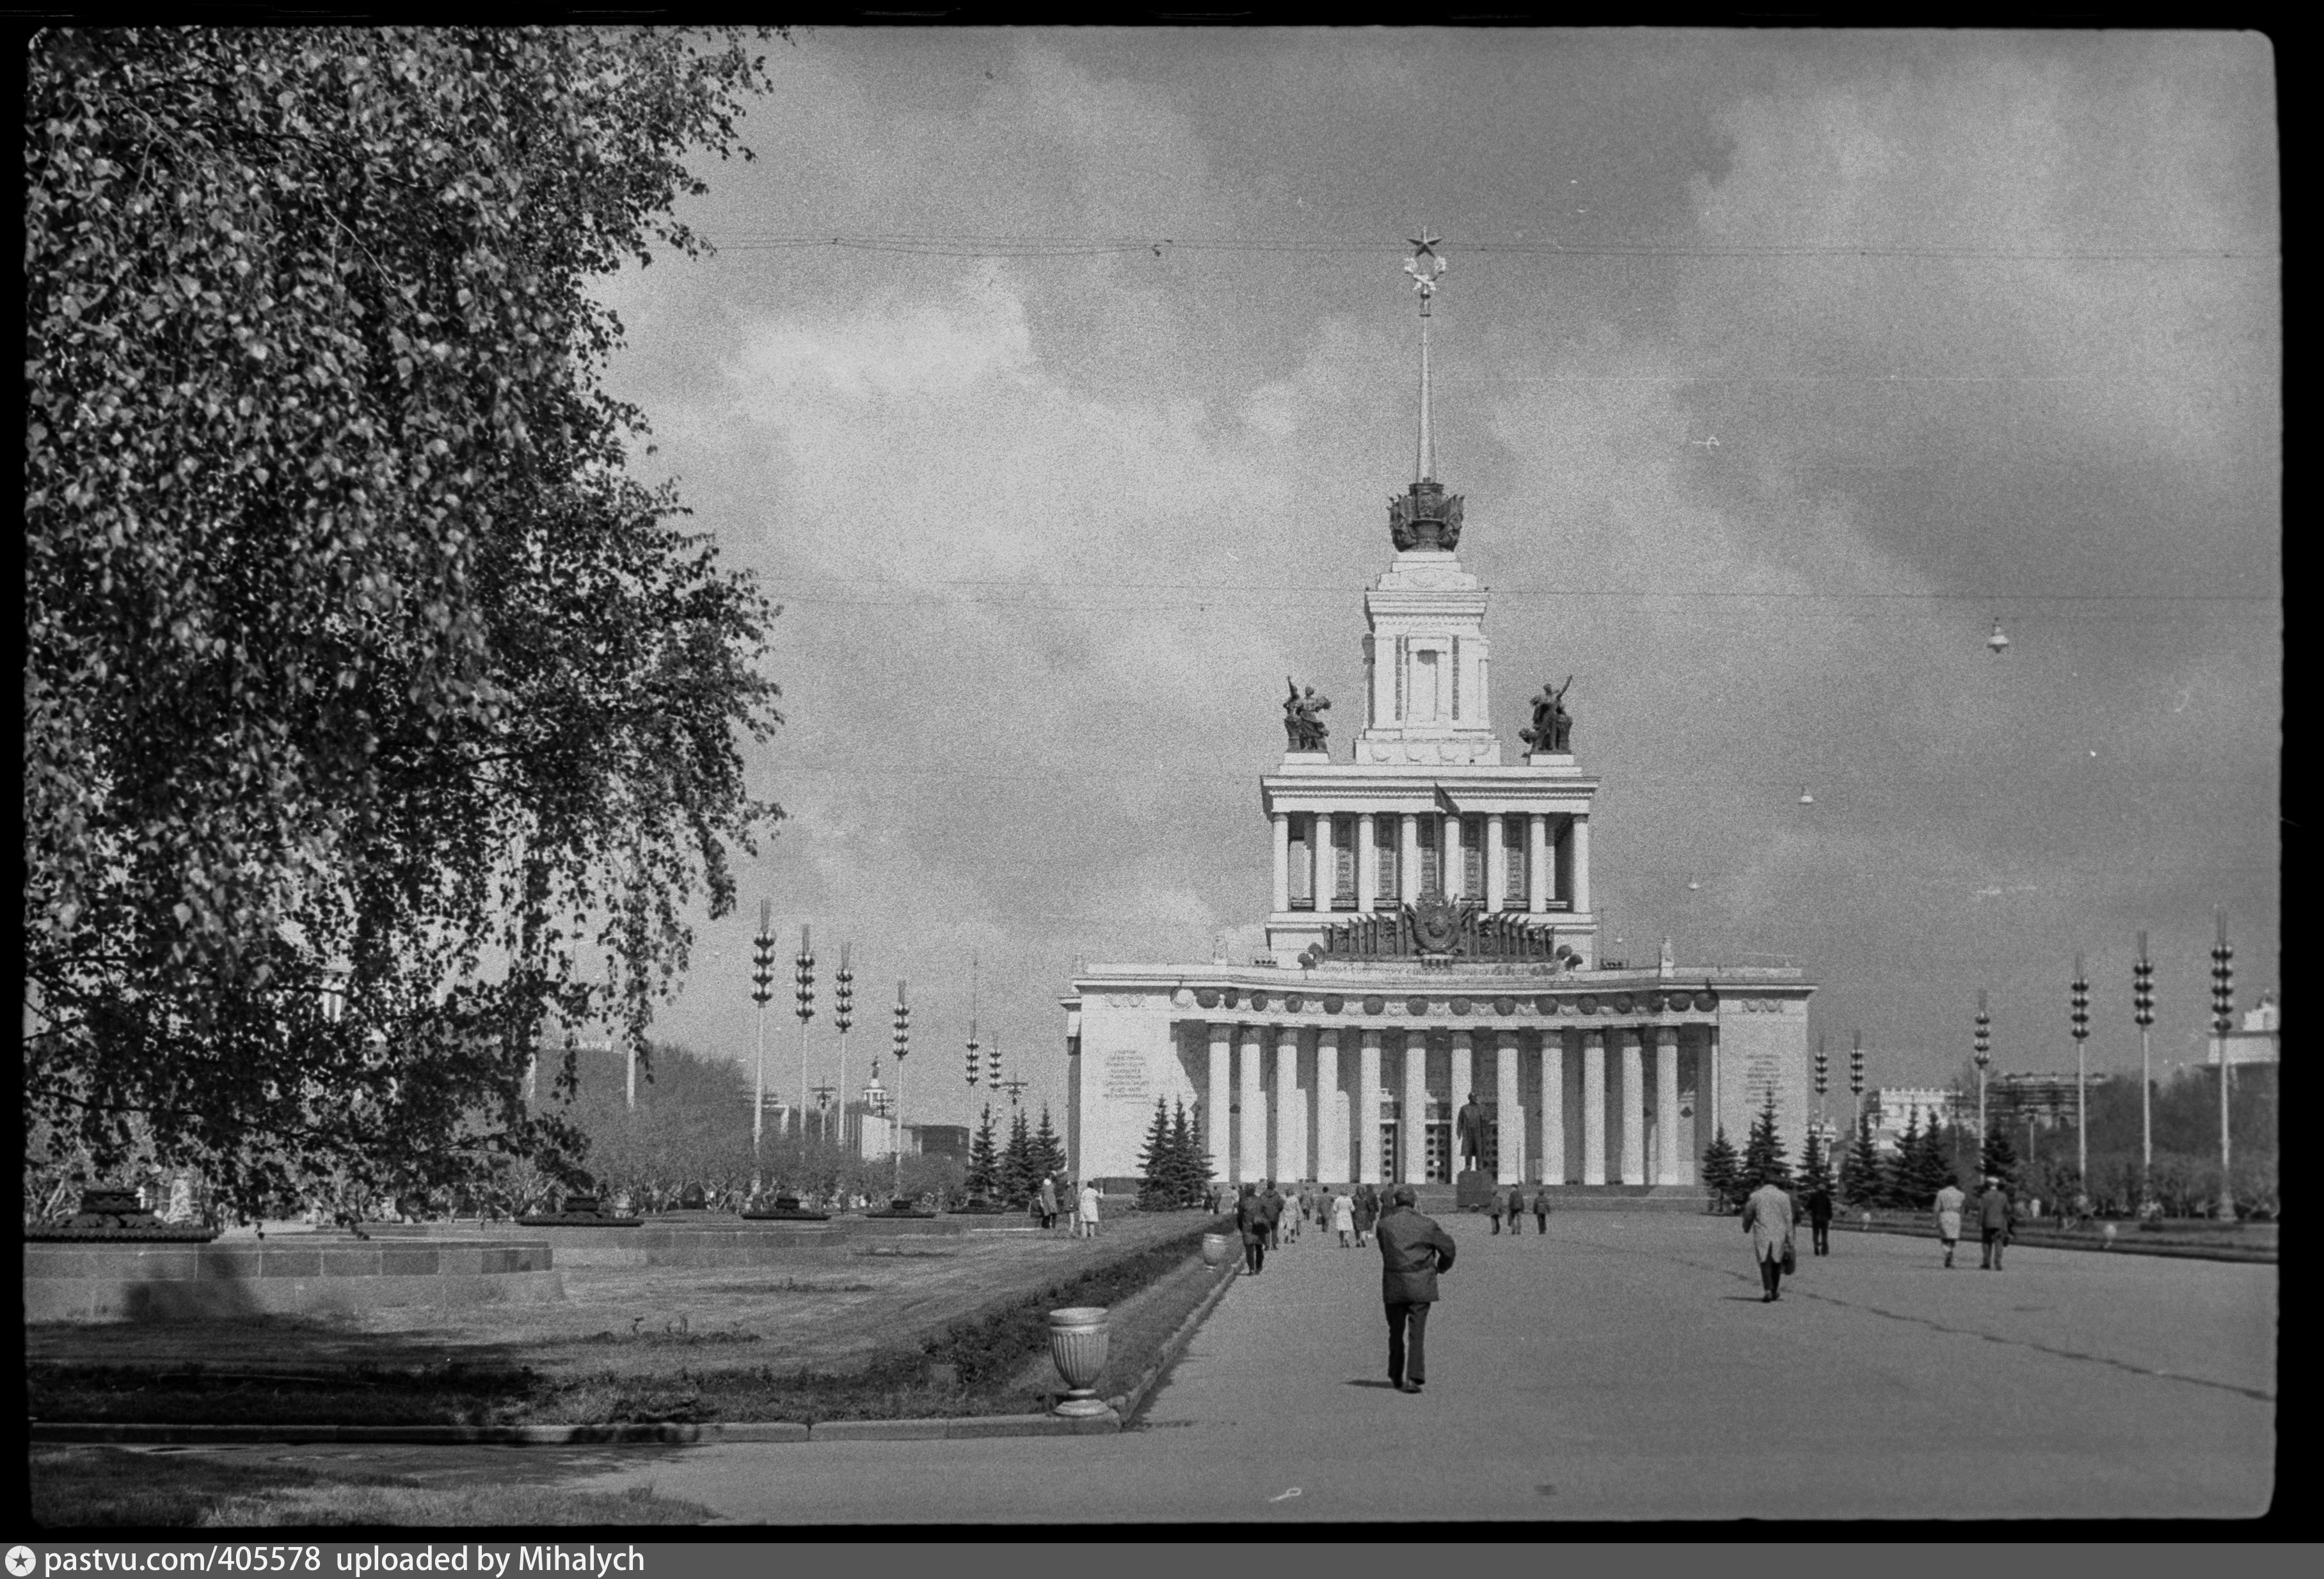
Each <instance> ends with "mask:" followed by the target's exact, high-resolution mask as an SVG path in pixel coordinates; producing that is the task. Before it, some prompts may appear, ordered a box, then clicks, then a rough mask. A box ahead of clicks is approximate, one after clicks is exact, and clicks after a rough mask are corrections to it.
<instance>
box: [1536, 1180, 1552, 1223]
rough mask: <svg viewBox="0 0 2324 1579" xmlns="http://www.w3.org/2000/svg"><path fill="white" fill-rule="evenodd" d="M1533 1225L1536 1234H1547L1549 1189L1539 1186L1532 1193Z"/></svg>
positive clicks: (1545, 1186)
mask: <svg viewBox="0 0 2324 1579" xmlns="http://www.w3.org/2000/svg"><path fill="white" fill-rule="evenodd" d="M1533 1225H1534V1232H1535V1233H1548V1232H1549V1187H1548V1186H1547V1185H1540V1186H1537V1187H1535V1190H1534V1192H1533Z"/></svg>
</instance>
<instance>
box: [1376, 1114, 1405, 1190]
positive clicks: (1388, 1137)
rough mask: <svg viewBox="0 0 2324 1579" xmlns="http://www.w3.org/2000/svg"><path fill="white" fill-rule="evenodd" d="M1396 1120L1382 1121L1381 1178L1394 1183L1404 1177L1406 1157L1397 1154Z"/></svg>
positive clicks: (1382, 1180)
mask: <svg viewBox="0 0 2324 1579" xmlns="http://www.w3.org/2000/svg"><path fill="white" fill-rule="evenodd" d="M1396 1128H1397V1126H1396V1121H1395V1120H1394V1119H1382V1120H1381V1121H1380V1180H1381V1182H1382V1183H1384V1184H1391V1185H1392V1184H1394V1183H1395V1182H1396V1181H1397V1180H1398V1179H1400V1178H1402V1177H1404V1159H1402V1158H1401V1157H1399V1156H1398V1155H1397V1150H1396Z"/></svg>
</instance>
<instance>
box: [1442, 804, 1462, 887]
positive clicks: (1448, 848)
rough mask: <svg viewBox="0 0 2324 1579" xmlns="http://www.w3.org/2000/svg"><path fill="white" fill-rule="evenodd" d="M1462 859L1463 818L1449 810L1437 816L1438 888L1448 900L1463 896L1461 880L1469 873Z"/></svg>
mask: <svg viewBox="0 0 2324 1579" xmlns="http://www.w3.org/2000/svg"><path fill="white" fill-rule="evenodd" d="M1464 868H1465V863H1463V862H1462V859H1461V819H1460V818H1459V817H1454V816H1452V814H1451V813H1449V812H1443V813H1439V814H1438V816H1437V818H1436V878H1437V882H1436V886H1437V888H1438V889H1439V890H1440V891H1443V895H1444V897H1445V898H1446V899H1448V900H1452V899H1459V898H1460V897H1461V880H1462V877H1464V876H1466V875H1467V873H1466V871H1465V869H1464Z"/></svg>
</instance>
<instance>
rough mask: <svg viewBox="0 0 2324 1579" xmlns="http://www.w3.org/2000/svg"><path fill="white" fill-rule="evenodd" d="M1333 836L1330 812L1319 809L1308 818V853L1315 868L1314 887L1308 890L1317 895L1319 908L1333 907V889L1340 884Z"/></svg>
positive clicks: (1316, 903) (1317, 907)
mask: <svg viewBox="0 0 2324 1579" xmlns="http://www.w3.org/2000/svg"><path fill="white" fill-rule="evenodd" d="M1333 836H1334V830H1333V826H1332V814H1331V813H1330V812H1328V811H1319V812H1317V813H1315V815H1314V816H1313V817H1309V818H1308V819H1307V854H1308V856H1309V857H1310V859H1311V860H1312V861H1313V862H1314V868H1315V872H1314V887H1313V888H1311V889H1310V890H1308V891H1309V892H1310V893H1313V894H1314V896H1315V908H1316V909H1317V910H1330V909H1331V908H1332V891H1333V889H1335V888H1337V887H1339V886H1340V873H1339V868H1338V863H1337V862H1336V861H1335V860H1334V859H1333V856H1334V848H1333V844H1332V840H1333Z"/></svg>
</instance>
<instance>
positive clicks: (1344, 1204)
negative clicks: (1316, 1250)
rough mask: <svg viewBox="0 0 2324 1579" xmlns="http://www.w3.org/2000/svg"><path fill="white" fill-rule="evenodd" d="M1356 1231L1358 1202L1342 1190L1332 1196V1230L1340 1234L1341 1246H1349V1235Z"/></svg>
mask: <svg viewBox="0 0 2324 1579" xmlns="http://www.w3.org/2000/svg"><path fill="white" fill-rule="evenodd" d="M1355 1231H1356V1203H1355V1201H1354V1200H1353V1199H1352V1198H1351V1196H1349V1194H1348V1192H1347V1191H1345V1190H1342V1191H1341V1192H1340V1193H1339V1194H1338V1195H1336V1196H1333V1197H1332V1232H1333V1233H1336V1234H1338V1235H1339V1236H1340V1248H1341V1249H1342V1250H1345V1249H1347V1248H1348V1235H1350V1234H1351V1233H1354V1232H1355Z"/></svg>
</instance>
